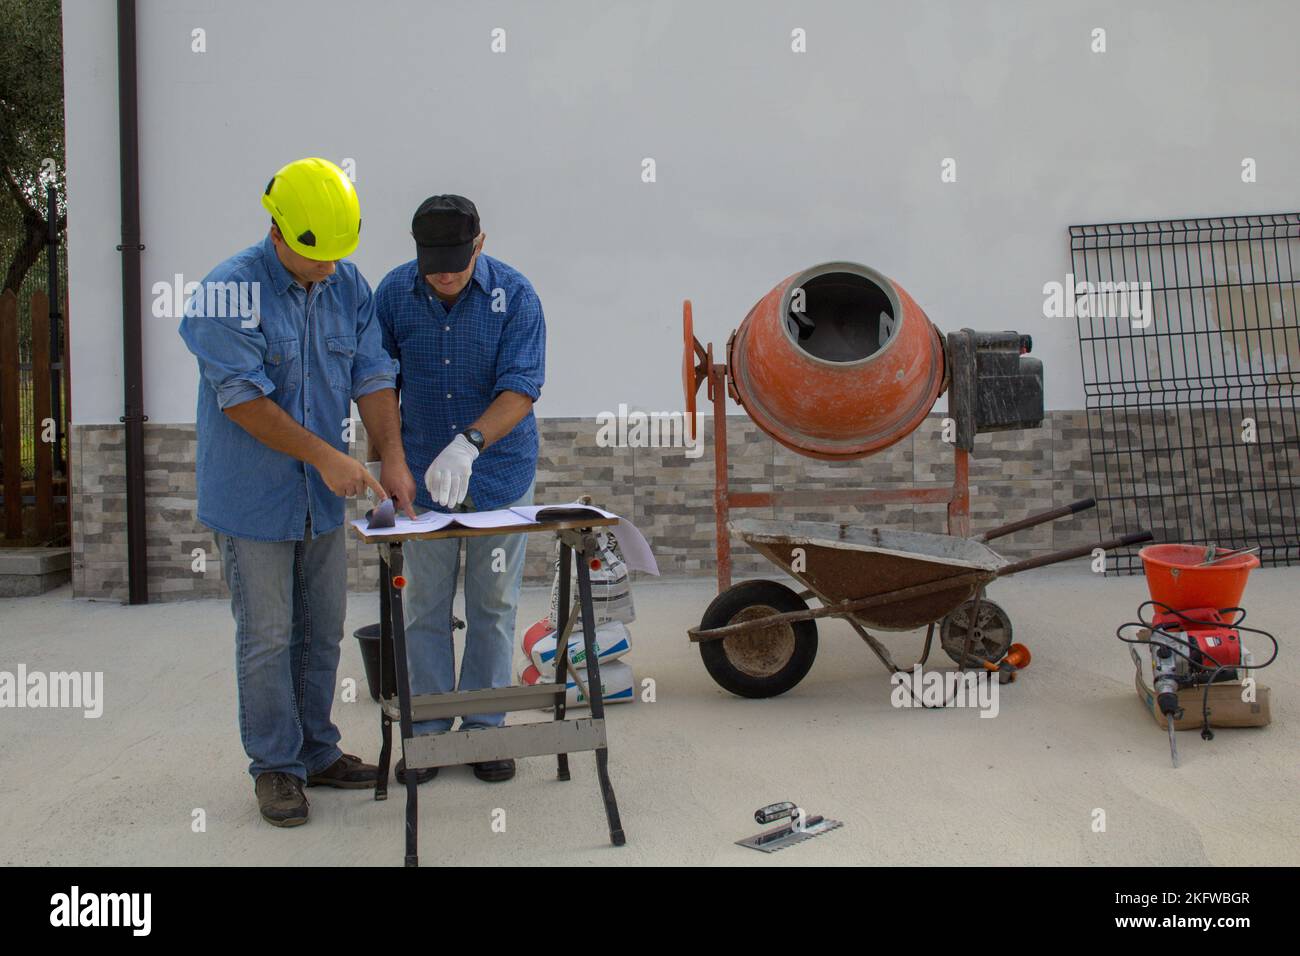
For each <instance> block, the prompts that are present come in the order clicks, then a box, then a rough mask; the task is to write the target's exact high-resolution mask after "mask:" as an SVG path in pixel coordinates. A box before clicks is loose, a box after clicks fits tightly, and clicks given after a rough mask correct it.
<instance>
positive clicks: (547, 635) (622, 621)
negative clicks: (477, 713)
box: [519, 527, 636, 707]
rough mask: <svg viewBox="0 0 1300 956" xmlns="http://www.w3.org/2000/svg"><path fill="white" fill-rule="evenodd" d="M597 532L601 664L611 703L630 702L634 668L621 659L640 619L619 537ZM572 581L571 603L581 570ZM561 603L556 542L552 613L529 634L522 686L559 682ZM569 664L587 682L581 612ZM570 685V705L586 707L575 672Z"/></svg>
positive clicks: (595, 603) (594, 586)
mask: <svg viewBox="0 0 1300 956" xmlns="http://www.w3.org/2000/svg"><path fill="white" fill-rule="evenodd" d="M593 533H594V535H595V537H596V543H597V545H598V553H597V555H596V556H597V557H599V559H600V567H599V568H594V569H591V571H590V574H591V603H592V610H593V612H594V615H595V625H596V640H595V645H596V660H597V661H598V662H599V664H600V679H601V683H602V684H603V685H604V695H603V696H604V700H605V703H607V704H613V703H620V702H623V701H631V700H633V699H635V694H634V689H633V677H632V668H631V666H629V665H628V663H627V662H626V661H624V660H623V659H622V658H623V657H624V656H625V655H626V654H627V653H628V652H629V651H630V650H631V649H632V648H631V635H630V634H629V632H628V629H627V625H628V624H629V623H631V622H632V621H633V620H635V618H636V610H635V608H634V607H633V604H632V588H631V582H630V581H629V578H628V570H627V564H626V562H625V561H624V560H623V554H622V552H621V551H620V550H619V547H618V539H617V538H616V537H615V536H614V533H613V531H612V530H611V529H610V528H606V527H599V528H595V529H594V530H593ZM570 582H571V586H570V589H569V590H570V595H569V599H570V601H572V600H573V599H575V598H576V597H577V595H578V572H577V568H576V566H575V567H573V568H572V569H571V575H570ZM559 603H560V556H559V542H558V541H557V542H556V549H555V574H554V577H553V579H552V582H551V610H550V613H549V614H548V615H547V617H545V618H543V619H542V620H540V621H538V622H537V623H536V624H534V625H532V626H531V627H530V628H528V630H527V631H525V632H524V641H523V649H524V666H523V669H522V670H521V671H520V672H519V682H520V683H521V684H537V683H543V682H548V683H549V682H553V681H554V680H555V657H556V650H557V646H556V645H557V640H556V639H557V636H558V622H559ZM569 660H570V661H572V662H573V667H574V670H576V671H577V672H578V675H579V676H580V677H581V678H582V682H583V683H584V684H585V683H586V682H587V652H586V648H585V646H584V644H583V637H582V612H581V609H579V612H578V616H577V619H576V620H575V621H574V622H573V628H572V630H571V631H570V633H569ZM565 686H566V689H567V691H568V693H567V706H569V707H585V706H586V705H587V699H586V695H585V694H584V693H583V692H582V688H580V687H579V686H578V683H577V681H575V680H574V679H573V674H572V673H570V674H569V675H568V677H567V679H566V682H565Z"/></svg>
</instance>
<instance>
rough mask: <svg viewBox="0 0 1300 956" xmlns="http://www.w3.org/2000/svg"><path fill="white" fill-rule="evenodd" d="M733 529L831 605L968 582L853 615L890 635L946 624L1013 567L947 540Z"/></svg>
mask: <svg viewBox="0 0 1300 956" xmlns="http://www.w3.org/2000/svg"><path fill="white" fill-rule="evenodd" d="M729 526H730V528H731V530H732V531H733V532H734V533H735V534H737V535H739V536H740V537H741V538H742V539H743V540H744V541H745V543H747V544H748V545H749V546H750V547H752V548H754V549H755V550H756V551H758V552H759V553H760V554H762V555H763V556H764V557H766V558H767V559H768V560H769V561H771V562H772V563H774V564H776V565H777V566H778V567H781V568H782V569H784V570H785V571H786V573H787V574H789V575H791V576H792V577H794V578H796V579H797V580H798V581H800V582H801V583H802V584H803V585H804V586H805V587H806V588H808V590H810V591H811V592H812V593H813V594H814V595H816V596H817V598H818V599H820V600H821V602H822V603H823V604H828V605H829V604H838V603H840V602H842V601H852V600H856V599H859V598H868V597H874V596H876V595H878V594H885V593H888V592H891V591H899V590H902V589H904V588H910V587H915V586H917V585H923V584H933V583H938V582H942V581H944V580H946V579H948V578H957V577H960V578H961V579H962V580H961V581H958V582H955V583H954V585H953V586H952V587H950V588H939V589H938V590H936V591H933V592H931V593H929V594H926V595H924V596H921V597H912V598H909V599H905V600H902V601H898V602H891V603H889V604H886V605H883V606H880V607H872V608H867V609H865V610H862V611H856V612H853V613H852V614H851V615H849V616H850V617H852V618H853V620H855V621H857V622H858V623H859V624H861V625H862V626H864V627H875V628H879V629H882V630H894V631H906V630H911V629H912V628H916V627H924V626H925V625H927V624H930V623H932V622H934V621H937V620H939V619H940V618H942V617H944V616H945V615H946V614H948V612H950V611H953V610H955V609H956V608H958V607H960V606H961V605H962V604H963V603H965V602H966V601H968V600H970V599H971V598H973V597H974V596H975V593H976V591H978V590H979V588H980V587H981V586H982V585H984V584H987V583H988V582H989V581H992V580H993V579H994V578H996V577H997V576H998V571H999V569H1001V568H1002V567H1005V566H1006V565H1007V563H1008V562H1007V561H1006V560H1005V559H1004V558H1002V557H1001V556H1000V555H999V554H997V553H996V552H995V551H993V550H991V549H990V548H988V547H987V546H986V545H984V544H982V543H980V542H979V541H974V540H972V539H970V538H959V537H953V536H952V535H945V534H927V533H925V532H922V531H893V530H889V529H885V528H861V527H857V526H856V525H851V524H835V523H833V522H822V521H771V520H765V519H761V518H744V519H740V520H737V521H732V522H730V524H729ZM800 549H801V550H800ZM797 560H798V562H799V569H798V570H796V569H795V564H796V561H797ZM972 575H973V577H972Z"/></svg>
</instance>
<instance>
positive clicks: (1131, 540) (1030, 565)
mask: <svg viewBox="0 0 1300 956" xmlns="http://www.w3.org/2000/svg"><path fill="white" fill-rule="evenodd" d="M1153 537H1155V536H1154V535H1153V534H1152V533H1151V532H1150V531H1134V532H1133V533H1132V534H1126V535H1124V537H1122V538H1112V539H1111V540H1109V541H1102V542H1099V543H1097V544H1081V545H1078V546H1077V547H1074V548H1066V549H1065V550H1064V551H1053V552H1052V553H1051V554H1040V555H1039V556H1038V557H1036V558H1026V559H1025V560H1024V561H1017V562H1016V563H1015V564H1008V565H1006V566H1005V567H1003V568H1002V569H1001V570H999V571H998V577H1000V578H1005V577H1007V576H1009V575H1012V574H1019V573H1020V572H1021V571H1030V570H1032V569H1034V568H1041V567H1045V566H1047V565H1049V564H1057V563H1059V562H1061V561H1070V560H1073V559H1074V558H1082V557H1085V556H1086V555H1089V554H1092V552H1094V551H1096V550H1097V549H1098V548H1101V550H1103V551H1113V550H1115V549H1116V548H1126V547H1128V546H1129V545H1131V544H1141V543H1142V542H1144V541H1150V540H1151V539H1152V538H1153Z"/></svg>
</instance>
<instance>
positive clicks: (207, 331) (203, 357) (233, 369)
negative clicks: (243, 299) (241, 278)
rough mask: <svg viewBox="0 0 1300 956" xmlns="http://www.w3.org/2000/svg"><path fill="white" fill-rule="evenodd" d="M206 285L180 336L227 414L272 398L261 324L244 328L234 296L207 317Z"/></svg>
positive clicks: (187, 312) (193, 303)
mask: <svg viewBox="0 0 1300 956" xmlns="http://www.w3.org/2000/svg"><path fill="white" fill-rule="evenodd" d="M207 285H208V283H206V282H205V283H204V285H203V286H200V288H199V291H198V292H197V293H195V295H194V296H193V297H191V299H190V300H189V302H187V303H186V306H185V315H184V317H183V318H182V319H181V324H180V334H181V338H182V339H183V340H184V341H185V345H186V347H188V348H189V350H190V351H191V352H192V353H193V354H194V357H195V358H196V359H198V363H199V374H200V375H202V376H203V379H204V381H206V382H207V383H208V384H209V385H210V386H212V390H213V391H214V392H216V395H217V406H218V407H219V408H221V409H222V410H223V411H224V410H225V409H227V408H230V407H231V406H233V405H242V404H243V403H244V402H249V401H252V400H253V399H255V398H261V397H262V396H264V395H270V394H271V393H272V392H273V391H275V385H274V384H273V383H272V382H271V379H270V378H268V377H267V374H266V368H265V363H266V337H265V336H264V335H263V334H262V330H261V326H260V324H259V323H253V324H251V327H248V328H246V327H245V325H247V324H249V323H248V320H247V319H245V318H242V317H241V309H240V307H239V306H240V303H239V302H238V301H237V300H236V299H235V298H233V296H227V301H226V302H225V303H224V307H218V308H215V309H212V311H213V312H214V313H215V314H212V315H209V314H207V310H208V303H207V300H208V299H210V298H211V296H210V295H207V294H205V291H204V290H205V288H206V287H207ZM221 294H223V295H224V294H225V293H224V292H222V293H221Z"/></svg>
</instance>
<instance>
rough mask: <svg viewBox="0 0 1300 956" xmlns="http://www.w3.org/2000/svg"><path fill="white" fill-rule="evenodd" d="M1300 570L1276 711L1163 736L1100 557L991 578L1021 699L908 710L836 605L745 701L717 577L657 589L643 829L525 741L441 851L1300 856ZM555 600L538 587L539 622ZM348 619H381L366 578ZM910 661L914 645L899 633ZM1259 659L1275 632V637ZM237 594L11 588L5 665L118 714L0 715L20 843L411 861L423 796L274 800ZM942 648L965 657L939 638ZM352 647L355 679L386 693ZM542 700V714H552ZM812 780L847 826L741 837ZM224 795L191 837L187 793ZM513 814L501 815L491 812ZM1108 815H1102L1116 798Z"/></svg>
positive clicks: (620, 758)
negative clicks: (105, 594)
mask: <svg viewBox="0 0 1300 956" xmlns="http://www.w3.org/2000/svg"><path fill="white" fill-rule="evenodd" d="M1298 585H1300V571H1297V570H1295V569H1269V570H1264V571H1257V572H1256V573H1255V574H1254V575H1253V576H1252V578H1251V582H1250V585H1249V587H1248V589H1247V592H1246V603H1247V604H1248V605H1249V607H1250V610H1251V623H1254V624H1256V625H1257V626H1260V627H1264V628H1266V629H1270V630H1273V631H1275V632H1276V633H1277V634H1279V636H1280V638H1281V641H1282V645H1283V649H1282V656H1281V658H1280V660H1279V662H1278V663H1277V664H1276V665H1275V666H1274V667H1273V668H1271V669H1270V670H1268V671H1266V672H1263V673H1262V674H1261V676H1260V681H1261V683H1263V684H1266V685H1268V686H1270V687H1271V688H1272V692H1273V724H1272V726H1270V727H1268V728H1266V729H1262V730H1259V729H1253V730H1224V731H1220V732H1219V733H1218V735H1217V737H1216V739H1215V740H1214V741H1212V742H1209V743H1207V742H1204V741H1202V740H1201V739H1200V738H1199V736H1198V735H1197V734H1196V733H1195V732H1187V733H1183V734H1180V746H1181V749H1182V753H1183V766H1182V768H1181V769H1179V770H1176V771H1175V770H1173V769H1171V767H1170V764H1169V756H1168V748H1167V745H1166V740H1165V736H1164V734H1163V732H1161V731H1160V730H1159V729H1158V728H1157V727H1156V726H1155V724H1154V723H1153V722H1152V720H1151V718H1150V717H1149V716H1148V715H1147V714H1146V712H1145V711H1144V710H1143V709H1142V707H1141V705H1140V704H1139V702H1138V700H1137V696H1136V694H1135V693H1134V690H1133V669H1132V665H1131V663H1130V662H1129V657H1128V653H1127V650H1126V649H1125V648H1124V647H1123V646H1121V645H1120V644H1119V643H1118V642H1117V641H1116V640H1115V639H1114V637H1113V636H1112V635H1113V632H1114V629H1115V627H1116V625H1117V624H1119V623H1121V622H1122V621H1124V620H1128V619H1130V617H1131V616H1132V612H1133V610H1134V609H1135V608H1136V607H1137V605H1138V604H1139V602H1140V601H1142V600H1143V599H1145V596H1146V592H1145V584H1144V581H1143V579H1142V578H1140V577H1133V578H1118V579H1116V578H1112V579H1109V580H1102V579H1099V578H1097V577H1096V576H1093V575H1091V574H1088V573H1087V572H1086V569H1085V568H1083V567H1082V566H1080V567H1078V568H1076V567H1070V568H1052V569H1046V570H1041V571H1038V572H1035V573H1033V574H1026V575H1023V576H1021V577H1019V578H1012V579H1008V580H1007V581H1004V582H999V583H997V584H996V585H995V586H994V588H993V590H992V592H991V596H992V597H993V598H994V599H995V600H997V601H999V602H1000V603H1002V604H1003V605H1004V606H1005V607H1006V608H1007V609H1008V611H1009V613H1010V614H1011V616H1012V620H1013V622H1014V624H1015V628H1016V636H1017V639H1018V640H1023V641H1025V642H1026V643H1028V644H1029V645H1030V647H1031V649H1032V651H1033V654H1034V662H1033V665H1032V667H1031V668H1030V669H1029V670H1028V671H1027V672H1026V673H1025V674H1024V675H1023V676H1022V678H1021V680H1019V681H1018V682H1017V683H1015V684H1014V685H1011V686H1008V687H1004V688H1002V694H1001V696H1000V714H999V716H998V717H997V718H995V719H981V718H980V717H979V716H978V714H977V712H976V711H974V710H949V711H922V710H904V709H895V708H893V707H891V706H890V698H889V685H888V681H887V678H886V675H885V673H884V671H883V669H882V668H881V666H880V665H879V663H878V662H877V661H876V660H875V658H874V657H873V656H871V655H870V654H869V652H868V651H867V650H866V648H865V647H863V646H862V645H861V643H860V641H859V640H858V638H857V637H856V636H855V635H854V634H853V632H852V631H851V630H850V629H849V628H848V627H847V626H846V625H844V624H843V623H841V622H828V623H824V624H823V625H822V627H821V651H820V654H819V657H818V660H817V662H816V664H815V665H814V667H813V670H812V673H811V674H810V675H809V676H808V677H807V678H806V679H805V680H804V681H803V683H802V684H801V685H800V686H799V687H797V688H796V689H795V690H794V691H792V692H790V693H789V694H787V695H785V696H783V697H779V698H773V699H770V700H760V701H749V700H742V699H740V698H736V697H733V696H731V695H729V694H727V693H725V692H724V691H722V690H721V689H720V688H718V687H717V686H716V685H715V684H714V683H713V682H712V680H711V679H710V678H709V676H708V674H707V673H706V672H705V670H704V667H703V665H702V664H701V662H700V659H699V654H698V652H697V651H696V650H695V649H694V648H693V647H691V646H690V645H689V644H688V643H687V641H686V638H685V635H684V631H685V629H686V628H687V627H688V626H690V625H691V624H694V623H698V620H699V616H700V613H701V611H702V610H703V608H704V607H705V606H706V605H707V603H708V601H709V600H710V599H711V597H712V591H711V589H710V587H709V585H708V584H707V583H704V582H675V583H674V582H667V583H658V582H656V583H652V584H645V585H642V586H640V587H639V588H638V590H637V592H636V599H637V607H638V611H639V617H638V620H637V621H636V623H635V624H634V626H633V652H632V655H631V657H630V658H629V660H630V662H631V663H632V664H633V666H634V670H635V673H636V676H637V678H638V680H640V679H642V678H645V677H652V678H653V679H654V681H655V684H656V690H657V701H656V702H655V703H636V704H630V705H623V706H621V707H614V708H611V709H610V714H609V720H610V742H611V757H612V767H613V780H614V785H615V789H616V791H617V793H618V797H619V803H620V807H621V809H622V813H623V820H624V825H625V827H626V830H627V833H628V844H627V846H626V847H624V848H621V849H614V848H612V847H610V846H609V845H608V843H607V841H606V834H605V827H604V820H603V816H602V814H601V809H600V800H599V793H598V790H597V787H596V781H595V774H594V761H593V758H592V756H591V755H590V754H583V755H578V756H575V757H573V758H572V762H573V767H574V770H573V779H572V781H571V782H568V783H559V782H557V781H555V779H554V762H553V759H552V758H540V757H539V758H532V759H528V760H524V761H521V765H520V772H519V775H518V776H517V777H516V779H515V780H514V781H512V782H510V783H506V784H497V785H489V784H484V783H480V782H478V781H477V780H475V779H474V778H473V777H472V776H471V774H470V772H469V771H468V769H466V768H453V769H450V770H444V771H443V772H442V774H441V775H440V777H439V778H438V779H437V780H436V781H434V782H432V783H430V784H427V785H425V786H423V787H421V789H420V794H421V798H422V810H423V812H422V814H421V829H422V840H421V859H422V862H423V863H424V864H425V865H430V864H435V863H455V864H541V863H569V864H573V863H602V864H695V865H698V864H749V865H763V866H788V865H800V864H803V865H808V864H856V863H863V864H945V863H946V864H953V863H956V864H961V863H997V864H1140V865H1145V864H1173V865H1200V864H1264V863H1267V864H1296V863H1300V810H1298V803H1297V793H1298V792H1300V790H1298V788H1297V783H1298V782H1300V772H1298V769H1300V760H1298V759H1297V758H1300V740H1297V736H1296V734H1295V730H1294V728H1295V726H1296V721H1297V709H1298V708H1297V700H1298V699H1300V693H1298V690H1300V688H1298V686H1297V685H1298V682H1300V654H1297V653H1296V641H1295V640H1294V634H1295V622H1296V621H1298V620H1300V587H1298ZM544 602H545V592H544V591H543V590H540V589H528V590H526V591H525V593H524V596H523V598H522V602H521V608H520V618H519V620H520V625H521V628H522V626H523V625H525V624H526V623H527V622H531V621H533V620H536V619H537V618H538V617H540V616H541V615H542V613H543V610H544ZM349 610H350V614H349V620H348V628H349V635H350V632H351V630H352V628H354V627H358V626H360V625H363V624H367V623H370V622H372V621H374V620H376V619H377V600H376V598H375V596H374V595H373V594H361V595H354V596H353V598H352V601H351V604H350V608H349ZM887 643H888V644H889V645H890V646H891V647H892V648H894V649H895V651H896V653H897V656H898V659H899V661H900V663H901V662H902V661H903V660H910V659H911V657H910V656H909V655H910V654H913V653H914V649H916V648H918V647H919V641H918V640H917V639H916V638H915V637H911V636H906V635H904V636H891V637H890V638H889V639H888V640H887ZM1255 650H1256V651H1261V650H1263V648H1262V647H1256V648H1255ZM232 657H233V638H232V625H231V621H230V616H229V611H228V606H227V605H226V604H225V603H224V602H220V601H202V602H192V603H184V604H168V605H157V606H148V607H138V608H130V607H123V606H119V605H117V604H106V603H88V602H82V601H73V600H71V599H70V596H69V593H68V591H67V590H64V591H56V592H53V593H51V594H48V595H45V596H43V597H39V598H19V599H9V600H5V601H0V670H9V671H14V670H15V669H16V667H17V665H18V663H19V662H22V663H25V664H26V665H27V668H28V669H29V671H31V670H42V671H58V670H74V669H75V670H92V671H93V670H102V671H103V672H104V679H105V699H106V703H105V710H104V715H103V716H102V717H101V718H100V719H98V720H91V719H86V718H84V717H83V716H82V715H81V713H80V712H79V711H67V710H31V709H15V710H9V709H6V710H0V767H3V769H4V772H3V773H2V774H0V863H5V864H18V863H22V864H48V863H54V864H149V863H153V864H184V865H221V864H273V865H283V864H329V865H338V864H379V865H394V864H400V863H401V860H402V812H403V800H402V799H401V791H400V790H395V791H393V793H392V796H391V797H390V799H389V800H388V801H387V802H385V803H375V802H374V801H372V800H371V799H370V798H369V796H368V795H367V794H366V793H363V792H357V791H327V790H321V789H314V790H311V791H309V794H310V797H311V801H312V811H311V812H312V816H311V822H310V823H309V824H308V825H307V826H305V827H300V828H297V829H294V830H277V829H274V828H272V827H270V826H267V825H266V824H264V823H263V822H262V821H261V820H260V818H259V817H258V814H257V809H256V806H255V804H254V800H253V795H252V786H251V781H250V779H249V778H248V777H247V775H246V772H245V768H246V766H247V762H246V758H245V757H244V754H243V751H242V749H241V747H240V744H239V736H238V730H237V725H236V717H235V687H234V678H233V676H232ZM936 658H937V659H939V661H940V662H942V661H943V655H942V653H941V652H936ZM362 675H363V671H362V669H361V659H360V653H359V651H358V649H357V646H356V642H355V641H354V640H353V639H352V638H351V637H350V636H349V637H348V638H347V639H346V640H345V646H344V655H343V662H342V665H341V667H340V674H339V677H340V680H342V679H343V678H346V677H354V678H356V679H357V680H358V681H359V682H361V684H362V687H364V678H363V676H362ZM335 716H336V720H337V722H338V724H339V726H340V727H341V729H342V731H343V741H344V745H345V746H346V747H347V748H348V749H350V750H352V751H354V752H359V753H361V754H362V755H364V756H366V757H367V758H370V759H373V758H374V757H375V756H376V755H377V754H378V727H377V724H378V720H377V713H376V706H375V705H374V704H373V703H372V702H371V701H370V699H369V697H368V696H366V695H365V694H364V691H363V693H362V695H361V700H360V701H359V702H355V703H342V702H339V703H337V704H336V706H335ZM537 716H539V717H540V716H541V715H540V714H538V715H537ZM778 800H794V801H797V802H799V803H800V804H801V805H802V806H805V807H806V808H808V809H809V810H810V811H811V812H816V813H822V814H825V815H827V816H830V817H834V818H836V819H839V820H842V821H844V823H845V827H844V828H843V829H841V830H838V831H836V832H833V833H830V834H827V835H825V836H823V837H821V838H819V839H816V840H813V841H810V842H808V843H806V844H803V845H801V846H798V847H795V848H792V849H789V850H786V851H784V852H781V853H777V854H770V855H769V854H761V853H756V852H754V851H752V850H747V849H743V848H740V847H737V846H734V845H733V841H734V840H737V839H740V838H743V837H746V836H749V835H750V834H752V833H754V832H755V831H756V830H757V829H759V828H758V827H757V826H756V825H755V823H754V821H753V819H752V816H751V815H752V813H753V811H754V809H755V808H757V807H759V806H761V805H763V804H766V803H771V802H774V801H778ZM196 808H202V809H203V810H204V811H205V813H206V821H207V829H206V832H203V833H195V832H193V830H192V827H191V820H192V814H193V811H194V810H195V809H196ZM496 808H500V809H503V810H505V820H506V830H505V832H504V833H495V832H493V829H492V813H493V810H494V809H496ZM1097 809H1101V810H1104V811H1105V822H1106V827H1105V832H1100V833H1099V832H1094V829H1093V821H1094V818H1095V817H1094V811H1095V810H1097Z"/></svg>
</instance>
